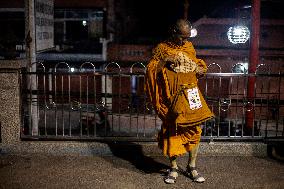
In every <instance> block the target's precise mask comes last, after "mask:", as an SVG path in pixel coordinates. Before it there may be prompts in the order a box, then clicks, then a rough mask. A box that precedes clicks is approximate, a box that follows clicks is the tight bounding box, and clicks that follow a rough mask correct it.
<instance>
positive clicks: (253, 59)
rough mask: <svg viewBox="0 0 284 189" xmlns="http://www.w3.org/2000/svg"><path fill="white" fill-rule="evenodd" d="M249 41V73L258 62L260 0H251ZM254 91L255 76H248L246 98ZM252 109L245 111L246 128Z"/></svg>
mask: <svg viewBox="0 0 284 189" xmlns="http://www.w3.org/2000/svg"><path fill="white" fill-rule="evenodd" d="M251 31H252V32H251V43H250V62H249V68H248V71H249V73H250V74H254V73H255V72H256V67H257V65H258V62H259V34H260V0H252V13H251ZM254 93H255V77H249V78H248V87H247V98H248V100H251V99H253V98H254ZM253 120H254V109H252V110H251V111H247V113H246V123H247V127H248V128H253Z"/></svg>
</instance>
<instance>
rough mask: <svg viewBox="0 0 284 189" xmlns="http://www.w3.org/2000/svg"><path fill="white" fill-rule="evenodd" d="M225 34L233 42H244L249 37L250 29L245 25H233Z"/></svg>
mask: <svg viewBox="0 0 284 189" xmlns="http://www.w3.org/2000/svg"><path fill="white" fill-rule="evenodd" d="M227 36H228V39H229V41H230V42H231V43H233V44H238V43H245V42H247V40H248V39H249V37H250V31H249V29H248V28H247V27H246V26H233V27H230V28H229V30H228V32H227Z"/></svg>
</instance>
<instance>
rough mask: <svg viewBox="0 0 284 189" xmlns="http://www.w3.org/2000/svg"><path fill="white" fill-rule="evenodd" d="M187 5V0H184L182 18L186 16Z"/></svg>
mask: <svg viewBox="0 0 284 189" xmlns="http://www.w3.org/2000/svg"><path fill="white" fill-rule="evenodd" d="M188 7H189V0H184V3H183V18H184V19H187V18H188Z"/></svg>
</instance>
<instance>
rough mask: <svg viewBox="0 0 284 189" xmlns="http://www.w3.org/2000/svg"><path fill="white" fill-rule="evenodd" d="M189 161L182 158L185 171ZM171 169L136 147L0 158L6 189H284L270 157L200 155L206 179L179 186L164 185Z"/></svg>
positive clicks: (278, 166)
mask: <svg viewBox="0 0 284 189" xmlns="http://www.w3.org/2000/svg"><path fill="white" fill-rule="evenodd" d="M186 162H187V157H186V156H183V157H180V158H179V159H178V163H179V165H180V166H181V168H184V167H185V166H186ZM168 166H169V162H168V160H167V159H166V158H165V157H163V156H145V155H143V154H142V153H139V151H136V150H134V149H127V150H121V152H119V150H117V152H116V153H113V155H100V156H98V155H87V156H84V155H51V154H40V153H39V154H30V153H29V154H14V155H12V154H3V153H2V154H0V188H1V189H2V188H3V189H13V188H15V189H41V188H50V189H57V188H58V189H59V188H60V189H61V188H71V189H73V188H74V189H77V188H83V189H84V188H101V189H148V188H149V189H152V188H153V189H160V188H178V189H182V188H186V189H188V188H196V189H198V188H206V189H211V188H212V189H215V188H217V189H223V188H224V189H231V188H238V189H239V188H243V189H283V188H284V163H283V162H280V161H278V160H274V159H272V158H269V157H256V156H212V155H210V156H206V155H200V156H199V159H198V170H199V171H200V172H201V173H202V174H203V175H204V177H205V178H206V182H205V183H203V184H198V183H193V182H192V181H191V180H190V179H189V178H187V177H185V176H184V175H183V174H182V173H180V175H179V177H178V180H177V183H176V184H174V185H168V184H165V183H164V182H163V174H164V173H165V171H166V169H167V168H168Z"/></svg>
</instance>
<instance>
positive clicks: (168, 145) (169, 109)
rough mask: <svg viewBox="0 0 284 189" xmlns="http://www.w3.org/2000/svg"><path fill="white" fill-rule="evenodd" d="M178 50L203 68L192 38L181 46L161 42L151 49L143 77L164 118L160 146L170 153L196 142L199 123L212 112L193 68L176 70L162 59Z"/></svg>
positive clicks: (156, 106) (198, 135)
mask: <svg viewBox="0 0 284 189" xmlns="http://www.w3.org/2000/svg"><path fill="white" fill-rule="evenodd" d="M180 53H182V54H184V55H186V58H188V59H190V60H191V61H192V62H194V65H196V66H197V67H199V68H200V69H203V70H204V71H205V72H206V70H207V66H206V64H205V62H204V61H203V60H201V59H197V58H196V53H195V50H194V47H193V45H192V43H191V42H186V43H185V44H184V45H182V46H176V45H174V44H172V43H170V42H163V43H160V44H159V45H158V46H157V47H156V48H155V49H154V50H153V56H152V58H151V60H150V62H149V64H148V65H147V71H146V78H145V79H146V80H145V91H146V94H147V96H148V98H149V100H150V102H151V103H152V105H153V107H154V109H155V111H156V113H157V115H158V117H159V118H160V119H161V120H162V122H163V124H162V126H161V131H160V132H159V136H158V143H159V147H160V148H161V149H162V150H163V153H164V155H167V156H169V157H172V156H179V155H182V154H184V153H186V152H188V151H190V150H191V149H192V148H193V147H194V146H195V145H196V144H198V143H199V141H200V138H201V128H200V124H201V123H202V122H204V121H206V120H208V119H211V118H212V117H213V116H214V115H213V113H212V112H211V111H210V109H209V108H208V106H207V104H206V102H205V100H204V98H203V96H202V94H201V92H200V91H199V89H198V86H197V81H198V80H197V77H196V71H195V70H192V71H186V72H176V70H178V69H176V70H175V69H172V68H173V67H172V65H173V64H171V65H169V64H168V63H165V62H166V61H165V60H168V57H171V56H174V55H176V54H180ZM179 60H180V59H179ZM192 91H193V92H192ZM196 93H198V94H197V98H195V95H196ZM196 99H197V100H196Z"/></svg>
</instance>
